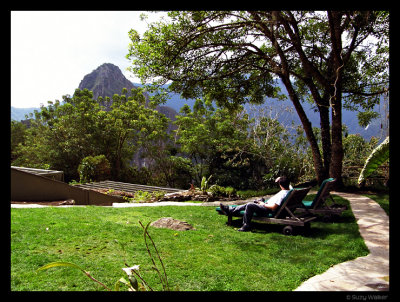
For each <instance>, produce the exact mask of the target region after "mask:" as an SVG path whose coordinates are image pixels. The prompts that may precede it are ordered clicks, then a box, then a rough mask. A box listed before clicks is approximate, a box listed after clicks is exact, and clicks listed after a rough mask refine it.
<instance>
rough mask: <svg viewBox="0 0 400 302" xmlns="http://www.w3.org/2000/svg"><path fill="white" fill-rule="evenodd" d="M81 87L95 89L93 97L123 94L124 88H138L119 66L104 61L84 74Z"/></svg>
mask: <svg viewBox="0 0 400 302" xmlns="http://www.w3.org/2000/svg"><path fill="white" fill-rule="evenodd" d="M78 88H79V89H81V90H83V89H85V88H86V89H88V90H90V91H93V98H94V99H97V98H98V97H99V96H101V97H103V98H104V97H106V96H108V97H110V98H112V96H113V95H114V94H121V91H122V89H123V88H126V89H128V91H130V90H131V89H132V88H136V86H134V85H133V84H132V83H131V82H130V81H129V80H128V79H127V78H126V77H125V76H124V75H123V74H122V72H121V70H120V69H119V67H118V66H115V65H114V64H111V63H104V64H102V65H100V66H99V67H97V68H96V69H95V70H93V71H92V72H91V73H89V74H87V75H85V76H84V78H83V79H82V81H81V82H80V84H79V87H78Z"/></svg>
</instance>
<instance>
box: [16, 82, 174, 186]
mask: <svg viewBox="0 0 400 302" xmlns="http://www.w3.org/2000/svg"><path fill="white" fill-rule="evenodd" d="M92 97H93V94H92V92H91V91H88V90H87V89H84V90H82V91H81V90H79V89H77V90H76V91H75V93H74V95H73V96H72V97H71V96H69V95H66V96H63V100H64V103H63V104H61V103H60V102H59V101H58V100H57V101H55V102H54V103H53V102H49V105H48V106H47V107H44V106H43V107H41V110H40V112H39V111H36V112H35V114H34V119H33V120H32V121H31V126H30V128H29V129H27V130H26V138H25V140H24V142H23V143H19V144H18V146H17V148H16V150H15V152H17V153H18V158H17V159H16V160H15V162H13V164H14V165H23V166H27V167H37V166H42V165H43V164H48V165H49V167H51V168H52V169H57V170H63V171H64V174H65V179H66V180H67V181H70V180H71V179H77V178H79V174H78V172H77V169H78V166H79V164H80V163H81V161H82V160H83V159H84V158H85V157H87V156H97V155H102V154H103V155H104V156H105V157H106V158H107V160H108V161H109V163H110V165H111V176H112V177H113V178H114V179H121V178H122V176H123V175H125V174H126V170H128V169H129V162H130V161H131V159H132V157H133V154H134V153H135V152H137V151H138V150H139V149H140V148H146V146H149V145H151V144H152V145H153V147H154V148H155V147H156V145H157V144H158V143H159V140H160V138H162V137H164V136H165V134H164V133H165V130H166V129H167V126H168V119H167V118H166V117H165V116H164V115H162V114H160V113H159V112H157V111H156V110H153V109H150V108H148V107H146V106H145V98H144V96H143V91H142V90H141V89H138V90H135V89H132V90H131V95H130V96H128V95H127V94H123V95H114V96H113V103H112V105H111V106H110V110H108V111H106V110H105V107H103V106H102V105H101V104H102V103H103V101H102V100H101V99H99V100H94V99H93V98H92ZM106 102H109V100H107V99H106Z"/></svg>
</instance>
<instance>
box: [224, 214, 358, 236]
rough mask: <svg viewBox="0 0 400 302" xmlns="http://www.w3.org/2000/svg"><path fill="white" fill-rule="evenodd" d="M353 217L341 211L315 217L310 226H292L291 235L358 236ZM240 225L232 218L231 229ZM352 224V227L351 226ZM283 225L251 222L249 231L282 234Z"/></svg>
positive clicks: (240, 222)
mask: <svg viewBox="0 0 400 302" xmlns="http://www.w3.org/2000/svg"><path fill="white" fill-rule="evenodd" d="M353 223H355V218H354V216H353V215H351V214H347V213H343V215H342V216H338V217H333V218H330V219H329V220H327V219H325V218H324V217H322V216H319V217H317V219H315V220H314V221H313V222H311V226H310V227H309V228H307V227H299V226H293V235H294V236H297V235H300V236H304V237H307V238H319V239H324V238H326V237H328V236H331V235H335V234H347V235H349V236H350V237H351V239H352V238H358V237H359V236H360V234H359V232H358V231H357V230H358V227H357V225H354V224H353ZM241 226H242V219H240V218H239V217H238V218H236V219H235V218H234V219H232V224H231V226H228V227H230V228H232V230H235V231H237V229H238V228H240V227H241ZM352 226H354V227H352ZM284 227H285V226H284V225H280V224H273V223H270V224H268V223H259V222H253V229H252V230H251V233H258V234H263V233H264V234H268V233H278V234H282V236H286V235H283V233H282V230H283V228H284Z"/></svg>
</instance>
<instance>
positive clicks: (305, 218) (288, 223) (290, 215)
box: [216, 187, 316, 235]
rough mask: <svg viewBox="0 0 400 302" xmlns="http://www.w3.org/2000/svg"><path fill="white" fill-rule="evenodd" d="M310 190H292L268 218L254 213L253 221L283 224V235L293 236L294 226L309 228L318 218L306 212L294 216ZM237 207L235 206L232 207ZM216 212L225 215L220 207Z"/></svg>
mask: <svg viewBox="0 0 400 302" xmlns="http://www.w3.org/2000/svg"><path fill="white" fill-rule="evenodd" d="M310 189H311V187H309V188H296V189H291V190H290V191H289V193H288V195H287V196H286V197H285V199H284V200H283V201H282V204H281V206H280V207H279V208H278V209H277V210H275V211H274V212H272V213H269V214H268V216H259V215H257V214H256V213H254V216H253V218H252V221H257V222H263V223H275V224H283V225H285V227H284V228H283V233H284V234H285V235H291V234H292V232H293V226H299V227H309V226H310V221H312V220H314V219H315V218H316V217H315V216H312V215H311V214H310V213H308V212H305V213H302V214H300V215H299V214H297V215H295V214H294V211H295V209H296V208H298V207H299V206H300V205H301V202H302V200H303V198H305V197H306V195H307V193H308V192H309V191H310ZM231 207H235V206H231ZM216 211H217V212H218V213H219V214H224V213H223V212H222V211H221V209H220V207H217V208H216ZM243 215H244V211H241V212H240V214H238V215H235V216H236V217H242V216H243ZM231 223H232V216H231V215H228V222H227V224H228V225H231Z"/></svg>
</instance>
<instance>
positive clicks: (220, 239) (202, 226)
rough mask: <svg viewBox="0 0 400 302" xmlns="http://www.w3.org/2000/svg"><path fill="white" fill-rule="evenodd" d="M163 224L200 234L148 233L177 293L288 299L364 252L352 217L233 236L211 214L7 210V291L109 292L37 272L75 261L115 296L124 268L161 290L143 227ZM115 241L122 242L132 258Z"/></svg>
mask: <svg viewBox="0 0 400 302" xmlns="http://www.w3.org/2000/svg"><path fill="white" fill-rule="evenodd" d="M335 200H336V201H338V202H341V203H345V204H348V203H347V201H346V200H343V199H341V198H340V197H337V196H335ZM161 217H173V218H175V219H179V220H184V221H187V222H188V223H190V224H191V225H193V226H194V227H195V228H196V229H195V230H190V231H174V230H170V229H158V228H154V227H150V228H149V233H150V235H151V236H152V238H153V240H154V241H155V243H156V245H157V248H158V250H159V251H160V253H161V257H162V259H163V261H164V264H165V267H166V271H167V274H168V280H169V283H170V286H171V288H172V289H173V290H182V291H232V290H233V291H291V290H293V289H295V288H296V287H297V286H299V285H300V284H301V283H302V282H303V281H304V280H306V279H308V278H310V277H312V276H314V275H316V274H320V273H322V272H324V271H326V270H327V269H328V268H329V267H330V266H332V265H335V264H337V263H340V262H344V261H347V260H350V259H354V258H356V257H359V256H364V255H367V254H368V249H367V248H366V246H365V244H364V242H363V240H362V238H361V237H360V234H359V231H358V226H357V224H356V222H355V220H354V216H353V215H352V212H351V211H350V210H347V211H345V212H344V214H343V216H342V217H341V218H339V219H338V220H337V222H335V223H324V222H322V221H317V222H313V223H312V224H311V229H310V230H309V231H308V232H306V233H304V232H299V233H298V235H295V236H285V235H283V234H281V228H282V226H279V225H259V228H258V229H257V230H255V231H253V232H249V233H242V232H237V231H236V230H237V227H239V225H238V226H237V227H235V226H227V225H226V224H225V223H226V220H227V219H226V216H222V215H218V214H217V213H216V211H215V208H214V207H200V206H186V207H173V206H164V207H142V208H108V207H95V206H87V207H71V208H59V207H49V208H35V209H11V290H12V291H31V290H34V291H94V290H104V289H103V288H102V287H100V286H99V285H98V284H96V283H94V282H93V281H91V280H89V278H87V277H86V276H85V275H84V274H83V273H82V272H80V271H79V270H75V269H73V268H52V269H48V270H46V271H40V272H36V270H37V269H38V268H39V267H41V266H43V265H44V264H47V263H49V262H53V261H66V262H73V263H75V264H77V265H79V266H81V267H82V268H84V269H85V270H87V271H90V273H91V274H92V276H93V277H95V278H96V279H98V280H99V281H101V282H103V283H105V284H106V285H107V286H109V287H112V288H113V286H114V283H115V282H116V281H117V280H118V279H119V278H121V277H123V276H124V272H123V271H122V270H121V268H123V267H125V265H124V262H125V261H126V262H127V263H128V264H129V265H130V266H133V265H136V264H139V265H140V271H141V273H142V276H143V277H144V279H145V280H146V281H147V282H148V283H149V284H150V285H151V286H152V287H153V288H154V289H156V290H160V289H161V284H160V282H159V281H158V279H157V275H156V273H155V272H154V271H153V270H152V269H151V267H152V264H151V261H150V258H149V256H148V254H147V252H146V247H145V244H144V239H143V230H142V228H141V227H140V225H139V223H138V221H139V220H140V221H142V222H143V223H144V224H146V223H148V222H150V221H155V220H157V219H159V218H161ZM115 239H117V240H118V241H119V242H122V243H124V244H126V254H124V252H123V250H122V248H121V246H120V245H119V244H118V243H117V242H115Z"/></svg>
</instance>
